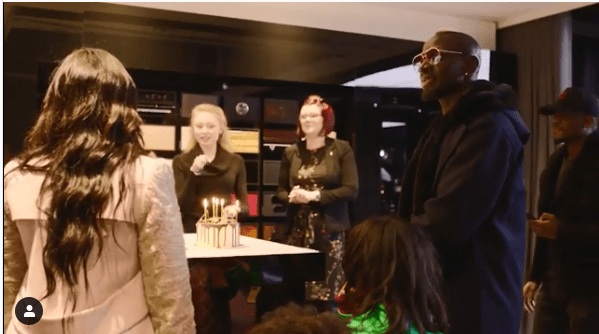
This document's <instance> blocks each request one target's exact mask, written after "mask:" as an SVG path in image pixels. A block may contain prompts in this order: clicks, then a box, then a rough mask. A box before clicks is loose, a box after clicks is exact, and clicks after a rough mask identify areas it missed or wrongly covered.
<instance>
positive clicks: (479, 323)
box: [399, 31, 529, 334]
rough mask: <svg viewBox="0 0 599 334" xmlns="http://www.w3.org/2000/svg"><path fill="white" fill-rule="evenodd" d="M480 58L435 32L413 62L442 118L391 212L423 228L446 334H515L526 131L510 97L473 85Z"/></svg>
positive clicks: (475, 49)
mask: <svg viewBox="0 0 599 334" xmlns="http://www.w3.org/2000/svg"><path fill="white" fill-rule="evenodd" d="M480 54H481V51H480V47H479V45H478V43H477V42H476V41H475V40H474V39H473V38H472V37H470V36H468V35H465V34H462V33H457V32H449V31H442V32H438V33H437V34H435V36H433V37H432V38H431V39H430V40H429V41H428V42H426V43H425V45H424V47H423V52H422V53H420V54H418V55H417V56H416V57H414V62H413V63H414V66H415V68H416V69H417V70H418V72H419V73H420V79H421V84H422V98H423V100H425V101H428V100H433V99H435V100H438V101H439V104H440V106H441V112H440V113H439V114H438V115H437V116H436V117H435V118H434V119H433V120H432V121H431V124H430V125H429V127H428V128H427V130H426V131H425V133H424V134H423V135H422V137H421V138H420V141H419V143H418V146H417V147H416V150H415V151H414V154H413V156H412V158H411V159H410V161H409V162H408V165H407V168H406V172H405V174H404V177H403V180H402V196H401V199H400V204H399V212H400V215H401V216H402V217H403V218H406V219H410V221H411V222H412V223H414V224H418V225H421V226H424V227H425V229H426V230H427V231H428V233H429V234H430V236H431V238H432V240H433V242H434V244H435V247H436V248H437V251H438V254H439V257H440V261H441V264H442V266H443V275H444V290H445V294H446V296H445V297H446V300H447V309H448V316H449V324H450V334H478V333H480V334H495V333H500V334H504V333H505V334H507V333H510V334H511V333H518V331H519V326H520V317H521V313H522V293H521V286H522V285H521V284H522V276H523V266H524V250H525V235H526V222H525V216H526V215H525V203H526V197H525V196H526V190H525V187H524V179H523V161H524V160H523V159H524V145H525V144H526V142H527V141H528V137H529V131H528V130H527V129H526V126H525V125H524V122H523V121H522V118H521V117H520V115H519V112H518V106H517V98H516V94H515V92H514V91H513V90H512V89H511V88H510V87H509V86H507V85H499V86H498V85H495V84H493V83H491V82H488V81H480V80H476V76H477V73H478V68H479V66H480V58H481V56H480Z"/></svg>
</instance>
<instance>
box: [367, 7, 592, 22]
mask: <svg viewBox="0 0 599 334" xmlns="http://www.w3.org/2000/svg"><path fill="white" fill-rule="evenodd" d="M593 3H594V2H379V3H377V4H379V5H383V6H388V7H389V8H394V9H396V10H397V9H410V10H415V11H421V12H427V13H435V14H444V15H450V16H455V17H459V18H468V19H474V20H483V21H490V22H495V23H497V25H498V28H504V27H507V26H511V25H515V24H519V23H524V22H527V21H531V20H535V19H538V18H542V17H545V16H550V15H554V14H558V13H563V12H567V11H570V10H573V9H576V8H580V7H584V6H588V5H591V4H593Z"/></svg>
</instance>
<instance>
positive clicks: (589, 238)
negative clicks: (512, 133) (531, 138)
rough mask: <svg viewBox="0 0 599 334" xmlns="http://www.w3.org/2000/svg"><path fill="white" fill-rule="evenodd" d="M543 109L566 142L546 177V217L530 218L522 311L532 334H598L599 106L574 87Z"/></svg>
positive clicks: (541, 209) (542, 204)
mask: <svg viewBox="0 0 599 334" xmlns="http://www.w3.org/2000/svg"><path fill="white" fill-rule="evenodd" d="M540 112H541V113H542V114H544V115H553V117H554V119H553V137H554V138H555V141H556V142H557V143H559V144H563V145H561V146H560V147H558V149H557V150H556V151H555V152H554V153H553V154H552V155H551V157H550V158H549V161H548V163H547V167H545V169H544V170H543V173H542V174H541V180H540V186H541V187H540V196H539V202H538V213H539V215H540V217H539V218H537V219H529V224H530V226H531V228H532V231H533V232H534V233H535V234H536V235H537V244H536V248H535V255H534V259H533V265H532V268H531V270H530V272H529V275H528V282H527V283H526V284H525V285H524V291H523V295H524V306H525V309H526V310H528V311H529V312H532V311H533V310H535V316H534V326H533V333H534V334H537V333H564V334H566V333H599V284H597V282H599V133H598V131H597V118H598V117H599V102H598V100H597V97H596V96H595V95H593V94H591V93H589V92H586V91H584V90H582V89H580V88H568V89H566V90H565V91H564V92H563V93H562V94H561V95H560V96H559V97H558V99H557V101H556V102H555V103H554V104H552V105H549V106H546V107H543V108H541V109H540ZM541 283H543V284H542V285H541ZM539 285H541V288H540V291H538V292H539V293H538V296H537V302H536V305H535V295H536V294H537V290H538V289H539Z"/></svg>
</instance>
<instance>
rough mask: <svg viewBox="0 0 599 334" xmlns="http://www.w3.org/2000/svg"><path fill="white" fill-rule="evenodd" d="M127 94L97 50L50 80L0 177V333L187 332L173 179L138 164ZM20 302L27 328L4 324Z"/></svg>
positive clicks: (78, 54)
mask: <svg viewBox="0 0 599 334" xmlns="http://www.w3.org/2000/svg"><path fill="white" fill-rule="evenodd" d="M136 94H137V90H136V87H135V84H134V83H133V80H132V79H131V77H130V76H129V74H128V73H127V71H126V70H125V68H124V67H123V65H122V64H121V63H120V62H119V61H118V60H117V59H116V58H115V57H114V56H112V55H111V54H109V53H108V52H106V51H104V50H99V49H91V48H83V49H79V50H76V51H74V52H73V53H71V54H70V55H69V56H67V57H66V58H65V59H64V60H63V61H62V62H61V63H60V65H59V66H58V68H57V69H56V70H55V72H54V73H53V75H52V78H51V82H50V86H49V88H48V91H47V93H46V95H45V98H44V100H43V104H42V107H41V112H40V115H39V118H38V119H37V122H36V123H35V125H34V127H33V129H32V130H31V131H30V132H29V133H28V135H27V137H26V140H25V148H24V151H23V152H22V153H21V154H20V155H19V156H18V157H17V158H15V159H14V160H12V161H11V162H10V163H9V164H8V165H7V166H6V168H5V174H4V325H5V332H6V333H77V334H79V333H96V334H100V333H124V332H127V333H135V334H137V333H139V334H142V333H143V334H146V333H195V329H194V322H193V308H192V304H191V289H190V285H189V271H188V267H187V260H186V258H185V245H184V240H183V229H182V227H181V215H180V213H179V208H178V206H177V197H176V193H175V185H174V177H173V170H172V167H171V165H170V163H169V162H167V161H166V160H163V159H153V158H150V157H147V156H145V155H144V150H143V140H142V137H141V132H140V131H141V130H140V125H141V123H142V120H141V118H140V117H139V115H138V114H137V111H136V105H135V100H136ZM23 297H33V298H36V299H37V300H39V301H40V302H41V304H42V306H43V316H42V318H41V320H40V321H39V322H38V323H37V324H35V325H32V326H25V325H23V324H21V323H20V322H19V321H17V319H15V316H16V315H15V305H16V303H17V302H18V301H19V300H20V299H21V298H23Z"/></svg>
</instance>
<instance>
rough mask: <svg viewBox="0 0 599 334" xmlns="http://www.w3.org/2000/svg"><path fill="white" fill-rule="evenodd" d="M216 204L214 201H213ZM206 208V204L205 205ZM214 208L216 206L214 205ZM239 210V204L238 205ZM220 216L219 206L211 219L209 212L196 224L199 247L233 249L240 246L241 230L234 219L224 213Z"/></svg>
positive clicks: (235, 218)
mask: <svg viewBox="0 0 599 334" xmlns="http://www.w3.org/2000/svg"><path fill="white" fill-rule="evenodd" d="M213 202H214V201H213ZM204 206H205V207H206V204H205V205H204ZM213 208H214V205H213ZM236 208H238V204H237V205H236ZM222 211H223V210H222V204H221V214H220V215H218V204H217V206H216V209H215V210H213V216H212V217H209V214H208V212H209V211H208V210H205V214H204V216H203V217H202V218H200V220H198V222H197V223H196V234H197V238H198V239H197V244H196V245H197V246H198V247H202V248H233V247H237V246H240V245H241V243H240V235H241V228H240V227H239V222H238V221H237V214H235V216H234V217H231V216H226V215H225V214H224V213H223V212H222Z"/></svg>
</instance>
